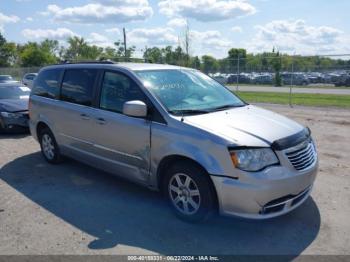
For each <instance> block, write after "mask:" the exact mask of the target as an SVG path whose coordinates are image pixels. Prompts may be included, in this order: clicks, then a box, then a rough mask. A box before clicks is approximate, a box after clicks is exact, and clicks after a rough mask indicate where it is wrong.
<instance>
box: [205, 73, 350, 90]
mask: <svg viewBox="0 0 350 262" xmlns="http://www.w3.org/2000/svg"><path fill="white" fill-rule="evenodd" d="M209 75H210V76H211V77H213V78H214V79H215V80H217V81H218V82H220V83H221V84H236V83H237V82H238V83H239V84H253V85H273V84H274V83H275V74H273V73H269V72H265V73H255V72H253V73H240V74H239V75H238V74H223V73H215V74H209ZM280 76H281V82H282V84H283V85H297V86H306V85H310V84H332V85H335V86H349V87H350V73H349V72H346V71H332V72H327V73H325V72H324V73H320V72H310V73H301V72H295V73H291V72H281V74H280Z"/></svg>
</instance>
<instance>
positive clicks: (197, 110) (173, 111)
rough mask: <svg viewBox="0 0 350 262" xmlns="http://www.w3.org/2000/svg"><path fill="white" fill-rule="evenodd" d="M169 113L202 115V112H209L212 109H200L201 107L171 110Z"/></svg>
mask: <svg viewBox="0 0 350 262" xmlns="http://www.w3.org/2000/svg"><path fill="white" fill-rule="evenodd" d="M169 113H170V114H174V115H200V114H208V113H210V111H208V110H200V109H183V110H170V111H169Z"/></svg>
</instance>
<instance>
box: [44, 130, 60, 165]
mask: <svg viewBox="0 0 350 262" xmlns="http://www.w3.org/2000/svg"><path fill="white" fill-rule="evenodd" d="M39 143H40V148H41V153H42V155H43V156H44V158H45V160H46V161H47V162H49V163H50V164H59V163H61V161H62V156H61V153H60V149H59V147H58V145H57V142H56V139H55V136H54V135H53V133H52V132H51V130H50V129H49V128H44V129H42V130H41V131H40V134H39Z"/></svg>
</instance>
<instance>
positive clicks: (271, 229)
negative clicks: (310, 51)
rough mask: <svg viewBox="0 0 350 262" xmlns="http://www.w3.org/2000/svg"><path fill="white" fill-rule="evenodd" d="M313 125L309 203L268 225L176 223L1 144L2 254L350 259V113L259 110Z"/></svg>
mask: <svg viewBox="0 0 350 262" xmlns="http://www.w3.org/2000/svg"><path fill="white" fill-rule="evenodd" d="M262 106H263V107H265V108H268V109H271V110H273V111H276V112H279V113H282V114H284V115H287V116H289V117H291V118H293V119H295V120H297V121H299V122H301V123H303V124H305V125H308V126H309V127H310V128H311V130H312V132H313V136H314V138H315V139H316V143H317V145H318V150H319V157H320V171H319V175H318V177H317V180H316V184H315V187H314V190H313V192H312V196H311V197H310V198H309V199H308V200H307V201H306V202H305V204H304V205H302V206H301V207H299V208H298V209H297V210H295V211H294V212H292V213H290V214H287V215H285V216H283V217H279V218H275V219H271V220H267V221H250V220H244V219H238V218H226V217H215V218H213V219H212V220H211V221H209V222H208V223H204V224H194V225H193V224H187V223H184V222H182V221H179V220H178V219H176V218H175V217H174V216H173V214H172V213H171V211H170V210H169V209H168V208H166V207H165V204H164V202H163V201H162V200H161V198H160V196H159V194H158V193H156V192H151V191H149V190H147V189H144V188H141V187H139V186H137V185H134V184H132V183H129V182H126V181H123V180H121V179H119V178H116V177H113V176H110V175H108V174H106V173H104V172H101V171H98V170H95V169H92V168H90V167H87V166H85V165H82V164H79V163H78V162H75V161H72V160H67V161H66V162H65V163H63V164H62V165H59V166H51V165H48V164H46V163H45V162H44V160H43V159H42V157H41V155H40V153H39V146H38V144H37V143H36V142H35V141H34V140H33V139H32V138H31V137H30V136H27V135H19V136H18V135H17V136H7V135H5V136H4V135H2V136H0V168H1V169H0V254H1V255H12V254H50V255H52V254H165V255H167V254H212V255H222V254H289V255H292V256H298V255H299V254H331V255H336V254H350V223H349V221H350V220H349V217H350V191H349V189H350V177H349V173H350V172H349V171H350V163H349V157H350V111H349V110H340V109H327V108H309V107H295V108H289V107H286V106H276V105H262Z"/></svg>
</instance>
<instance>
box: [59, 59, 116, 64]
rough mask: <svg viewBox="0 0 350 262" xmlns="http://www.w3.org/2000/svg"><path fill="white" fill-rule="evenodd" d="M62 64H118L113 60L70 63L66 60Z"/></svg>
mask: <svg viewBox="0 0 350 262" xmlns="http://www.w3.org/2000/svg"><path fill="white" fill-rule="evenodd" d="M61 64H117V62H114V61H112V60H85V61H84V60H81V61H69V60H64V61H62V62H61Z"/></svg>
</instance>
